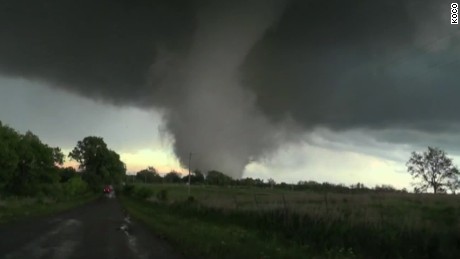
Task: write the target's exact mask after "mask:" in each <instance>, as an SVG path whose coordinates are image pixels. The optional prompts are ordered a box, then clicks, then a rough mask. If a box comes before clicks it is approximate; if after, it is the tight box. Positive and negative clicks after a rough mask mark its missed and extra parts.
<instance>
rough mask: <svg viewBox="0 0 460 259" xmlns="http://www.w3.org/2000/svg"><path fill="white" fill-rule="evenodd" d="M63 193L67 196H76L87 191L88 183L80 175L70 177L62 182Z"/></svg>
mask: <svg viewBox="0 0 460 259" xmlns="http://www.w3.org/2000/svg"><path fill="white" fill-rule="evenodd" d="M63 187H64V188H63V189H64V194H65V195H67V196H76V195H81V194H84V193H86V192H87V191H88V189H89V187H88V184H87V183H86V182H85V181H83V180H82V179H81V178H80V177H72V178H70V180H68V181H67V182H66V183H64V184H63Z"/></svg>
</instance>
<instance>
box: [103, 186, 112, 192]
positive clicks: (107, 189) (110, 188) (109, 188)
mask: <svg viewBox="0 0 460 259" xmlns="http://www.w3.org/2000/svg"><path fill="white" fill-rule="evenodd" d="M112 192H113V187H112V185H106V186H105V187H104V193H105V194H110V193H112Z"/></svg>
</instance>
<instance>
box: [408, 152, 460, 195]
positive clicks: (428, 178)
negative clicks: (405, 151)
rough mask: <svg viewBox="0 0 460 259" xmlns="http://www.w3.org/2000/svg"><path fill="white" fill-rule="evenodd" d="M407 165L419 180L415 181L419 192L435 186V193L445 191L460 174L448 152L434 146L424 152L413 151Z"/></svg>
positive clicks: (413, 175) (413, 176) (409, 170)
mask: <svg viewBox="0 0 460 259" xmlns="http://www.w3.org/2000/svg"><path fill="white" fill-rule="evenodd" d="M406 165H407V171H408V172H409V173H410V174H411V175H412V178H413V179H414V180H415V179H417V180H419V182H417V183H414V185H415V186H416V187H415V188H414V190H416V191H417V192H425V191H426V190H427V189H428V188H433V192H434V193H439V192H443V191H445V188H446V187H447V186H448V185H449V183H450V182H452V181H453V180H455V179H457V177H458V175H459V174H460V172H459V170H458V169H457V167H456V166H454V165H453V163H452V159H450V158H449V157H447V154H446V152H444V151H442V150H440V149H439V148H434V147H428V151H425V152H423V153H417V152H412V154H411V157H410V159H409V161H408V162H407V164H406Z"/></svg>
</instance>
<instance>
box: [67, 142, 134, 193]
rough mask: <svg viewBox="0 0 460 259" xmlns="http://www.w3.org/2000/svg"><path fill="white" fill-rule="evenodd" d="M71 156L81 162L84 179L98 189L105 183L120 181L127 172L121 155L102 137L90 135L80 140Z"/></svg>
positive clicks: (94, 188)
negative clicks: (110, 147) (111, 148)
mask: <svg viewBox="0 0 460 259" xmlns="http://www.w3.org/2000/svg"><path fill="white" fill-rule="evenodd" d="M69 157H70V158H71V159H73V160H75V161H77V162H79V163H80V165H79V168H80V170H82V171H83V179H84V180H85V181H86V182H87V183H88V184H89V185H90V186H91V188H93V190H96V191H97V190H98V189H99V188H100V187H101V185H102V184H103V183H104V184H118V183H120V182H121V181H122V180H123V178H124V176H125V174H126V165H125V164H124V163H123V162H122V161H121V160H120V155H118V154H117V153H116V152H115V151H113V150H110V149H108V148H107V144H106V143H105V142H104V140H103V138H100V137H94V136H90V137H86V138H84V139H83V140H81V141H78V142H77V146H76V147H75V148H74V149H73V150H72V151H71V152H70V153H69Z"/></svg>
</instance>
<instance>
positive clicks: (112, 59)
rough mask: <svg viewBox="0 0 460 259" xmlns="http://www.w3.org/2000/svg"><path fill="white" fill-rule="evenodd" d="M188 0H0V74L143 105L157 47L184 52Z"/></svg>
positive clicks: (190, 18) (190, 22) (190, 16)
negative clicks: (147, 80)
mask: <svg viewBox="0 0 460 259" xmlns="http://www.w3.org/2000/svg"><path fill="white" fill-rule="evenodd" d="M194 24H195V23H194V11H193V6H192V1H185V0H184V1H181V0H172V1H171V0H167V1H166V0H164V1H151V0H134V1H133V0H98V1H92V0H78V1H73V0H47V1H33V0H17V1H16V0H15V1H1V2H0V37H1V40H0V72H1V73H2V74H5V75H11V76H19V77H25V78H35V79H39V80H43V81H47V82H49V83H51V84H53V85H54V86H58V87H62V88H66V89H68V90H71V91H72V92H77V93H78V94H82V95H85V96H88V97H91V98H98V99H105V100H108V101H111V102H115V103H120V104H135V105H141V106H151V103H149V102H150V100H149V99H150V98H148V93H151V92H152V91H151V89H150V88H151V87H150V86H147V84H146V79H147V78H148V76H149V67H150V66H151V65H152V63H153V62H154V61H155V59H156V57H157V56H158V52H159V51H161V50H163V49H168V50H170V51H174V53H176V54H177V55H183V54H184V53H186V52H187V49H188V47H189V44H190V39H191V37H192V35H193V32H194Z"/></svg>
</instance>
